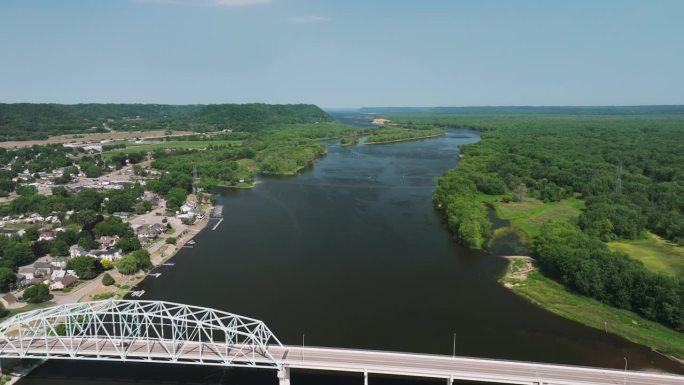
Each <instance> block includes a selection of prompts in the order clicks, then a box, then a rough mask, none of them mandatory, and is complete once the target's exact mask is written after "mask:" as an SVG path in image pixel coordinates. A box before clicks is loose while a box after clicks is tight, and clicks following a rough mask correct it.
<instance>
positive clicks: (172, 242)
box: [166, 237, 176, 245]
mask: <svg viewBox="0 0 684 385" xmlns="http://www.w3.org/2000/svg"><path fill="white" fill-rule="evenodd" d="M166 243H167V244H169V245H175V244H176V237H168V238H166Z"/></svg>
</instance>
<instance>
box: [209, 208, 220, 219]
mask: <svg viewBox="0 0 684 385" xmlns="http://www.w3.org/2000/svg"><path fill="white" fill-rule="evenodd" d="M211 218H215V219H219V218H223V205H216V206H214V208H213V209H212V210H211Z"/></svg>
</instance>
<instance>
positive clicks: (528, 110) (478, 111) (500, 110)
mask: <svg viewBox="0 0 684 385" xmlns="http://www.w3.org/2000/svg"><path fill="white" fill-rule="evenodd" d="M358 111H359V112H360V113H377V114H381V115H527V114H529V115H663V114H665V115H684V106H679V105H663V106H567V107H566V106H492V107H363V108H361V109H359V110H358Z"/></svg>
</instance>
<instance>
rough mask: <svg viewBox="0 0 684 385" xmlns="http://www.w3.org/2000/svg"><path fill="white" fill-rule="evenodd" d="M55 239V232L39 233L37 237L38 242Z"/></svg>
mask: <svg viewBox="0 0 684 385" xmlns="http://www.w3.org/2000/svg"><path fill="white" fill-rule="evenodd" d="M54 239H55V232H54V231H52V230H45V231H41V232H40V234H39V235H38V240H39V241H52V240H54Z"/></svg>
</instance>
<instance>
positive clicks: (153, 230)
mask: <svg viewBox="0 0 684 385" xmlns="http://www.w3.org/2000/svg"><path fill="white" fill-rule="evenodd" d="M165 231H166V226H164V225H162V224H161V223H155V224H153V225H152V226H149V227H146V228H143V227H140V228H138V229H136V232H135V233H136V235H137V236H138V240H140V242H142V243H145V242H149V241H150V240H152V239H154V238H157V237H158V236H159V235H160V234H163V233H164V232H165Z"/></svg>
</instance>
